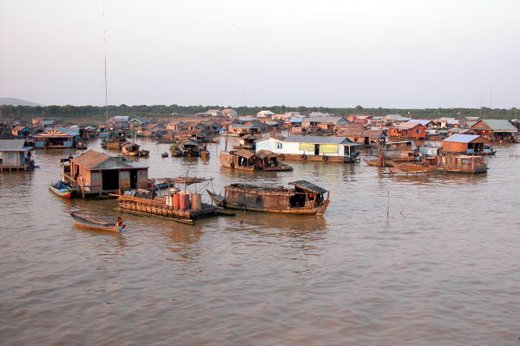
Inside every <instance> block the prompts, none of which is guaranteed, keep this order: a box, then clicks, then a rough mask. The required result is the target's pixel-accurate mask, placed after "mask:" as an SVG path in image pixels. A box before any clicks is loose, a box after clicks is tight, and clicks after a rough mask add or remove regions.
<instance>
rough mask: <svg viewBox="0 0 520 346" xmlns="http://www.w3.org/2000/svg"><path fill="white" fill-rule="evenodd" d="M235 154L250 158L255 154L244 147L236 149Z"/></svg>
mask: <svg viewBox="0 0 520 346" xmlns="http://www.w3.org/2000/svg"><path fill="white" fill-rule="evenodd" d="M235 154H236V155H238V156H242V157H245V158H246V159H250V158H252V157H253V156H255V153H253V152H252V151H249V150H245V149H241V150H238V151H237V152H236V153H235Z"/></svg>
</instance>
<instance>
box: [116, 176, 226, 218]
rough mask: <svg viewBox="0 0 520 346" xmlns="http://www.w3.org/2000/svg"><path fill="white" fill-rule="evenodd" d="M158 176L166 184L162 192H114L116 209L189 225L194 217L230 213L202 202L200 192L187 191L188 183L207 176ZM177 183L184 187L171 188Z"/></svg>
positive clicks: (201, 179)
mask: <svg viewBox="0 0 520 346" xmlns="http://www.w3.org/2000/svg"><path fill="white" fill-rule="evenodd" d="M158 180H164V181H165V182H166V183H167V185H168V186H169V187H170V188H169V189H168V194H167V195H166V196H155V195H154V193H141V192H143V191H141V192H140V191H127V192H125V194H123V195H119V196H118V205H119V206H118V210H119V211H123V212H127V213H131V214H136V215H142V216H154V217H159V218H164V219H168V220H172V221H176V222H180V223H185V224H189V225H193V224H194V223H195V220H197V219H202V218H208V217H215V216H219V215H222V216H230V215H234V214H230V213H226V212H224V211H223V210H222V209H221V208H219V207H216V206H214V205H211V204H207V203H203V202H202V199H201V197H202V196H201V194H200V193H197V192H195V193H189V192H187V188H186V187H187V186H188V185H192V184H198V183H204V182H209V181H211V179H205V178H197V177H178V178H173V179H158ZM180 185H183V186H184V188H180V189H179V188H175V186H179V187H180ZM172 186H173V187H172ZM144 192H147V191H144Z"/></svg>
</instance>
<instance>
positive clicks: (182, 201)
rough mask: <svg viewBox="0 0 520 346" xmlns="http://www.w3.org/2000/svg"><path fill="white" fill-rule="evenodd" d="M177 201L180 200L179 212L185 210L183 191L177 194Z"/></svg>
mask: <svg viewBox="0 0 520 346" xmlns="http://www.w3.org/2000/svg"><path fill="white" fill-rule="evenodd" d="M179 200H180V203H179V209H180V210H186V209H187V206H186V194H185V193H184V192H183V191H181V192H180V193H179Z"/></svg>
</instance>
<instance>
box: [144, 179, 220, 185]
mask: <svg viewBox="0 0 520 346" xmlns="http://www.w3.org/2000/svg"><path fill="white" fill-rule="evenodd" d="M153 180H155V181H156V180H159V181H162V182H165V183H168V184H184V185H191V184H199V183H202V182H205V181H210V180H213V178H203V177H175V178H154V179H153Z"/></svg>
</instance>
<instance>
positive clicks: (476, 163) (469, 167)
mask: <svg viewBox="0 0 520 346" xmlns="http://www.w3.org/2000/svg"><path fill="white" fill-rule="evenodd" d="M487 170H488V167H487V163H486V161H485V160H484V158H483V157H482V156H469V155H446V156H442V157H441V159H440V161H439V165H438V166H437V171H440V172H446V173H465V174H475V173H486V172H487Z"/></svg>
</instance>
